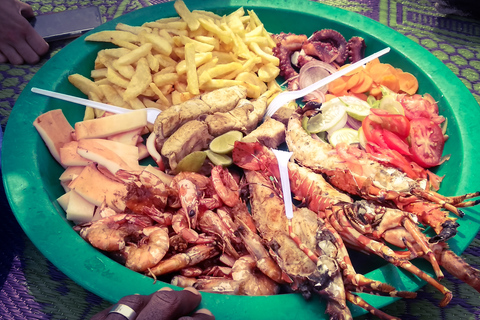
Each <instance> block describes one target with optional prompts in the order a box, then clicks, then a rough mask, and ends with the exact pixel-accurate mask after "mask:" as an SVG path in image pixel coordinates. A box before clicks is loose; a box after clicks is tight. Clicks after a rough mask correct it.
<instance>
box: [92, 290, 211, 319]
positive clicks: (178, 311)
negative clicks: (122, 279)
mask: <svg viewBox="0 0 480 320" xmlns="http://www.w3.org/2000/svg"><path fill="white" fill-rule="evenodd" d="M201 300H202V296H201V295H200V292H198V290H196V289H194V288H185V289H183V290H181V291H174V290H172V289H170V288H168V287H165V288H162V289H161V290H159V291H157V292H155V293H153V294H151V295H148V296H146V295H130V296H125V297H123V298H121V299H120V300H119V301H118V303H121V304H125V305H127V306H129V307H131V308H132V309H133V310H135V312H136V313H137V317H136V318H135V320H215V317H214V316H213V315H212V313H211V312H210V311H209V310H207V309H199V310H197V311H195V312H194V313H192V312H193V311H194V310H195V309H196V308H197V307H198V305H199V304H200V301H201ZM111 309H112V308H111V307H109V308H107V309H105V310H103V311H101V312H99V313H97V314H96V315H94V316H93V317H92V319H91V320H125V317H124V316H123V315H121V314H119V313H109V312H110V310H111Z"/></svg>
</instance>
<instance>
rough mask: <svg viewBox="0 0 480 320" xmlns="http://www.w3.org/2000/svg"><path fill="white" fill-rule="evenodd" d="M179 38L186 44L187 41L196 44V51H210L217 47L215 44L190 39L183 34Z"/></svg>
mask: <svg viewBox="0 0 480 320" xmlns="http://www.w3.org/2000/svg"><path fill="white" fill-rule="evenodd" d="M174 40H175V38H174ZM179 40H180V42H181V43H182V44H183V45H186V44H187V43H192V44H194V48H195V51H196V52H210V51H213V49H215V46H213V45H211V44H208V43H204V42H200V41H197V40H194V39H190V38H189V37H187V36H183V35H181V36H180V38H179Z"/></svg>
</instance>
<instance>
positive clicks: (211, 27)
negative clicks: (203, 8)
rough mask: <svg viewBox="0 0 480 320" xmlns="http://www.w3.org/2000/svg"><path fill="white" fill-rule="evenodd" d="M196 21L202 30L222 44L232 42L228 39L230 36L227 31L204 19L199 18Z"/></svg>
mask: <svg viewBox="0 0 480 320" xmlns="http://www.w3.org/2000/svg"><path fill="white" fill-rule="evenodd" d="M198 21H199V22H200V24H201V25H202V27H203V28H205V29H206V30H208V31H210V32H211V33H213V34H215V35H216V36H217V37H218V38H219V39H220V40H221V41H222V42H224V43H230V42H232V38H231V37H230V34H229V33H228V32H227V31H225V30H223V29H222V28H220V27H219V26H217V25H216V24H215V23H214V22H212V21H210V20H207V19H204V18H200V19H198Z"/></svg>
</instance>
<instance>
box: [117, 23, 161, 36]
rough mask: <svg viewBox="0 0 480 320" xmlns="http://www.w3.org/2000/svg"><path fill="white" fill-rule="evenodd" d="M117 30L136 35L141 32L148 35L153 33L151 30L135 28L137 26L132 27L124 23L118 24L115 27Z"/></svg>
mask: <svg viewBox="0 0 480 320" xmlns="http://www.w3.org/2000/svg"><path fill="white" fill-rule="evenodd" d="M115 30H120V31H127V32H130V33H133V34H136V35H138V34H139V33H140V32H148V33H151V32H152V29H151V28H147V27H135V26H130V25H128V24H124V23H117V25H116V26H115Z"/></svg>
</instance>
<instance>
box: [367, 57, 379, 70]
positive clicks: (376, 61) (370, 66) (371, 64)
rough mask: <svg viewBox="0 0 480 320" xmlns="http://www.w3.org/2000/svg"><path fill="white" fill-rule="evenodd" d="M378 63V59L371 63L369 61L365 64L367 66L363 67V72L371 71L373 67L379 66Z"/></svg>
mask: <svg viewBox="0 0 480 320" xmlns="http://www.w3.org/2000/svg"><path fill="white" fill-rule="evenodd" d="M379 63H380V59H378V58H375V59H373V60H372V61H370V62H369V63H367V64H366V65H365V71H367V72H370V69H371V68H372V67H373V66H374V65H376V64H379Z"/></svg>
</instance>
